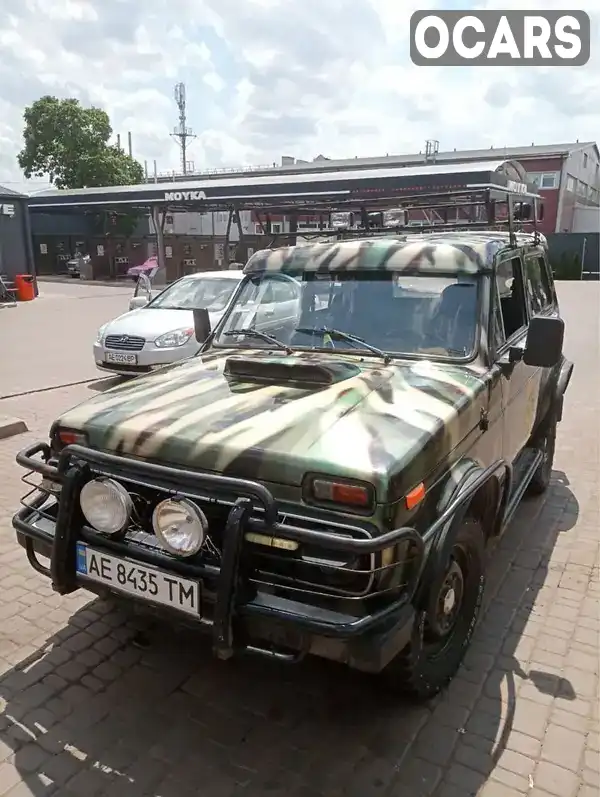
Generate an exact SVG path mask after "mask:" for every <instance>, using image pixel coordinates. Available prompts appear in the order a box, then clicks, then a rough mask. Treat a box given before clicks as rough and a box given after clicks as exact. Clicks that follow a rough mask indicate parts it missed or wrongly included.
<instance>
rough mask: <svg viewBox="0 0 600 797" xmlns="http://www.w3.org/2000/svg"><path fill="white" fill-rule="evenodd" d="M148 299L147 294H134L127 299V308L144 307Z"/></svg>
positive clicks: (136, 308)
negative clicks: (131, 297)
mask: <svg viewBox="0 0 600 797" xmlns="http://www.w3.org/2000/svg"><path fill="white" fill-rule="evenodd" d="M149 301H150V300H149V299H148V297H147V296H134V297H133V299H130V301H129V309H130V310H139V309H140V307H145V306H146V305H147V304H148V302H149Z"/></svg>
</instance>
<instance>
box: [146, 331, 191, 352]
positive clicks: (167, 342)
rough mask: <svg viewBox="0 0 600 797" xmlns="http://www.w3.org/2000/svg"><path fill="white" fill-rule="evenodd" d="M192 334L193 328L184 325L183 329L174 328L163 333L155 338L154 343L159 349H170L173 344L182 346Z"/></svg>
mask: <svg viewBox="0 0 600 797" xmlns="http://www.w3.org/2000/svg"><path fill="white" fill-rule="evenodd" d="M193 334H194V329H193V328H192V329H190V328H189V327H186V328H185V329H174V330H173V331H172V332H166V333H165V334H164V335H160V337H158V338H156V340H155V341H154V345H155V346H158V348H159V349H170V348H173V347H174V346H183V345H184V344H185V343H187V342H188V340H189V339H190V338H191V337H192V335H193Z"/></svg>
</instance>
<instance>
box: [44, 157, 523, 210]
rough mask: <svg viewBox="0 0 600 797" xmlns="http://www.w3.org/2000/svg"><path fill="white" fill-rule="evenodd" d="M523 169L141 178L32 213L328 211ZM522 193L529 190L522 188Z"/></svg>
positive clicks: (69, 196) (62, 198) (496, 180)
mask: <svg viewBox="0 0 600 797" xmlns="http://www.w3.org/2000/svg"><path fill="white" fill-rule="evenodd" d="M525 180H526V175H525V171H524V169H523V167H522V166H521V165H520V164H519V163H517V162H515V161H511V160H505V159H498V160H496V161H485V162H474V163H463V164H456V163H436V164H423V163H421V164H418V165H415V166H394V167H389V168H385V169H382V168H373V169H360V170H340V171H334V172H330V171H327V172H316V173H308V174H302V173H300V174H289V175H280V174H277V175H273V174H269V175H261V176H256V175H251V176H249V175H240V176H236V177H230V176H228V177H226V178H221V179H218V180H209V179H200V180H193V181H190V182H186V183H181V182H172V183H160V184H157V183H143V184H142V185H125V186H112V187H105V188H82V189H78V190H57V189H53V190H49V191H44V192H42V193H39V194H36V195H35V196H33V197H30V199H29V207H30V208H32V209H33V210H44V209H47V210H51V209H53V208H54V209H56V210H58V209H62V210H64V209H65V208H69V207H74V208H84V209H85V208H89V209H92V208H102V209H104V210H107V209H109V208H111V207H112V208H113V209H119V208H120V209H121V210H124V209H125V208H126V207H129V208H135V207H139V208H147V207H149V206H153V205H159V206H162V207H172V208H174V207H182V208H185V207H187V208H190V209H192V208H195V209H196V210H202V211H209V210H227V209H229V208H230V207H231V206H235V207H237V208H238V209H259V210H260V209H263V210H264V209H270V210H271V211H274V210H275V209H284V208H287V209H288V210H289V209H291V208H293V209H296V210H298V211H300V209H301V208H304V209H306V210H313V211H315V212H319V208H322V210H321V212H328V211H329V210H335V209H337V208H340V207H344V208H346V209H348V208H350V206H351V205H353V206H355V207H360V206H361V205H365V204H373V202H381V201H382V200H386V199H387V198H393V199H394V200H395V203H396V204H398V203H399V202H401V201H402V199H403V197H407V196H412V195H415V194H419V193H420V194H427V193H440V192H448V191H459V190H462V191H465V190H466V189H473V188H474V187H475V186H478V187H481V186H486V187H496V188H498V189H500V190H503V191H506V190H507V187H508V186H509V184H510V182H511V181H514V182H516V183H520V184H523V183H524V182H525ZM522 190H527V188H526V186H525V185H522Z"/></svg>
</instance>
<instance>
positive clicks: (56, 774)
mask: <svg viewBox="0 0 600 797" xmlns="http://www.w3.org/2000/svg"><path fill="white" fill-rule="evenodd" d="M599 289H600V285H597V284H592V283H586V284H585V285H582V284H580V283H566V284H564V285H561V286H560V297H561V300H562V305H563V309H564V312H565V315H566V316H567V320H568V322H569V329H568V339H567V343H566V348H567V354H568V355H569V356H571V357H572V358H573V359H574V360H575V361H576V371H575V375H574V378H573V382H572V385H571V388H570V391H569V396H568V401H567V406H566V410H565V417H564V421H563V424H562V426H561V429H560V435H559V441H558V450H557V455H556V461H555V467H556V470H555V473H554V477H553V483H552V487H551V490H550V491H549V493H548V494H547V496H546V497H545V498H544V499H543V500H530V501H527V503H526V504H524V505H523V507H522V509H521V510H520V511H519V513H518V515H517V517H516V520H515V521H514V522H513V524H512V525H511V527H510V529H509V530H508V532H507V534H506V535H505V537H504V538H503V541H502V543H501V546H500V548H499V550H498V551H497V552H496V556H495V561H494V563H493V566H492V568H491V571H490V575H489V583H488V589H487V594H486V607H487V609H486V614H485V617H484V618H483V622H482V623H481V624H480V626H479V629H478V631H477V634H476V637H475V640H474V644H473V646H472V649H471V652H470V653H469V655H468V658H467V660H466V662H465V665H464V666H463V668H462V670H461V672H460V674H459V676H458V677H457V678H456V680H455V681H454V682H453V684H452V686H451V687H450V689H449V690H448V691H447V692H446V693H445V694H444V695H443V696H442V697H440V698H438V699H437V700H436V701H434V702H433V703H432V704H431V705H430V706H427V707H419V708H415V707H412V706H408V705H405V704H402V703H398V702H393V701H391V700H390V699H389V698H388V697H386V696H385V695H381V694H380V693H378V691H377V689H376V687H375V686H374V685H373V684H372V683H371V682H367V680H366V679H365V678H363V677H361V676H357V675H354V674H352V673H350V672H348V671H346V670H344V669H342V668H339V667H335V666H330V665H327V664H322V663H320V662H316V661H315V662H308V663H305V664H303V665H301V666H299V667H297V668H288V669H286V668H282V667H278V666H274V665H272V664H270V663H268V662H264V661H262V660H249V659H247V660H243V661H236V662H233V663H231V664H226V665H225V664H220V663H216V662H214V661H213V660H211V659H210V658H209V656H208V655H207V653H206V651H205V647H204V646H203V643H202V638H199V637H197V636H195V635H193V634H190V633H189V632H187V631H178V630H176V629H173V628H169V627H167V626H160V627H159V628H150V630H149V639H150V641H151V645H150V647H149V648H148V649H146V650H144V649H140V648H139V647H136V646H135V644H133V641H132V640H134V638H135V635H136V632H137V631H138V630H139V629H140V628H145V627H146V626H147V622H148V621H147V620H146V619H145V618H143V617H139V616H138V617H134V616H133V615H131V614H124V613H120V612H116V611H115V610H111V609H110V608H109V607H108V606H106V605H104V604H103V603H101V602H100V601H98V600H96V599H95V598H93V597H91V596H90V595H89V594H86V593H84V592H81V593H78V594H76V595H73V596H69V597H67V598H59V597H57V596H55V595H53V594H52V592H51V591H50V588H49V586H48V584H47V583H46V582H45V581H44V580H43V579H42V578H41V577H39V576H37V575H36V574H35V573H34V572H33V571H32V570H31V569H30V568H29V567H28V565H27V564H26V562H25V558H24V555H23V552H22V551H21V550H20V549H19V548H18V547H17V545H16V544H15V542H14V540H13V532H12V529H11V527H10V516H11V514H12V512H13V511H14V509H15V507H16V505H17V499H18V497H19V495H20V494H21V492H22V489H21V485H20V483H19V473H18V469H17V468H16V467H15V466H13V456H14V452H15V451H16V450H17V448H18V447H20V446H22V445H24V444H25V443H26V442H27V441H28V440H29V439H31V438H34V437H36V436H37V435H40V434H45V432H46V431H47V428H48V425H49V423H50V421H51V420H52V419H53V417H54V415H55V414H56V413H57V412H58V411H59V410H60V409H62V408H63V407H65V406H67V405H71V404H73V403H75V402H76V401H79V400H82V399H83V398H85V397H86V396H88V395H90V390H93V389H97V387H98V386H97V385H92V386H91V387H89V386H86V385H79V386H76V387H71V388H65V389H59V390H56V391H50V392H47V393H43V394H34V395H29V396H26V397H23V398H20V399H11V400H7V401H2V402H0V412H5V413H6V414H15V413H16V411H17V410H18V411H19V413H20V414H21V415H22V416H23V415H24V416H26V418H27V422H28V423H29V425H30V428H31V430H32V432H31V433H30V434H28V435H24V436H21V437H18V438H13V439H12V440H6V441H0V473H2V474H3V477H4V478H3V482H2V486H1V487H0V574H1V575H0V578H1V582H0V583H1V587H2V589H1V592H0V795H5V794H9V795H10V797H23V795H35V797H38V796H41V795H45V794H50V793H54V794H59V795H65V797H68V795H76V797H86V796H87V795H110V797H119V795H123V797H136V796H138V797H139V796H140V795H145V796H146V797H151V796H152V797H187V795H203V796H204V795H206V797H231V796H232V795H236V796H237V797H241V796H242V795H243V796H244V797H258V795H267V796H268V797H278V795H282V797H283V795H286V797H469V795H475V794H478V795H482V796H483V797H509V796H510V797H512V795H517V796H518V795H528V797H552V796H554V797H597V795H598V793H599V783H600V781H599V774H598V772H599V769H600V752H599V749H600V748H599V742H598V705H599V700H598V698H599V692H598V662H599V649H600V648H599V643H598V634H599V629H600V611H599V597H600V590H599V573H598V565H599V548H600V544H599V540H600V532H599V528H600V507H599V502H598V494H599V492H598V489H599V479H600V445H599V442H600V441H599V437H600V433H599V428H600V425H599V423H598V410H599V409H600V398H599V397H600V389H599V388H600V384H599V382H600V377H599V375H600V367H599V366H600V351H599V341H600V336H599V334H598V333H599V331H600V330H599V325H598V320H597V319H598V309H599V308H600V290H599ZM57 301H58V300H57ZM94 301H96V302H99V301H100V300H99V299H97V300H90V302H89V303H88V302H86V303H85V304H86V305H88V306H89V307H90V308H91V307H92V302H94ZM49 304H50V302H49V301H48V306H49ZM72 304H73V305H75V303H72ZM80 304H81V305H83V302H82V303H80ZM77 306H79V305H77ZM40 308H41V304H40ZM20 309H21V308H19V312H20ZM32 310H33V308H32ZM7 312H9V311H7ZM10 312H17V311H10ZM40 312H41V310H40ZM43 312H49V311H48V310H46V309H44V311H43ZM95 312H96V311H95ZM91 314H92V311H91V309H90V311H89V312H88V310H87V309H85V310H84V315H85V323H84V321H81V319H80V321H81V323H82V325H83V326H85V324H86V323H87V324H88V326H89V325H90V324H91V322H90V321H89V318H90V316H91ZM98 315H100V313H99V312H98ZM70 320H71V323H72V324H73V325H74V326H75V327H77V325H78V324H79V323H80V322H79V321H77V319H76V318H75V316H74V315H70ZM98 320H100V319H98ZM92 326H93V325H92ZM39 341H40V342H41V343H40V346H41V348H42V349H43V350H44V351H46V352H48V351H49V350H50V348H51V346H52V342H51V339H50V336H49V335H46V333H45V332H44V333H43V334H41V335H40V337H39ZM69 381H75V380H69Z"/></svg>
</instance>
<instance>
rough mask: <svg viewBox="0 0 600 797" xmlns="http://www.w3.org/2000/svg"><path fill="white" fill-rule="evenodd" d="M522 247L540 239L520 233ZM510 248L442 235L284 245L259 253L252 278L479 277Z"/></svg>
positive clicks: (483, 238) (499, 237)
mask: <svg viewBox="0 0 600 797" xmlns="http://www.w3.org/2000/svg"><path fill="white" fill-rule="evenodd" d="M517 242H518V243H521V244H523V245H526V244H533V242H534V236H533V235H530V234H526V233H520V234H517ZM509 245H510V237H509V233H508V232H506V233H504V232H491V231H485V232H479V233H478V232H470V231H468V232H438V233H425V234H415V235H412V234H411V235H402V236H395V235H390V236H380V237H373V238H353V239H350V240H346V241H330V242H326V243H323V242H321V243H316V244H309V245H306V246H282V247H280V248H278V249H261V250H259V251H258V252H255V253H254V254H253V255H252V256H251V257H250V259H249V260H248V262H247V263H246V266H245V267H244V272H245V273H246V274H254V273H258V272H263V271H275V272H283V273H286V272H292V273H297V272H298V271H313V272H323V273H327V274H328V273H331V272H341V271H353V270H369V271H370V270H374V271H406V272H410V273H413V272H414V271H418V272H419V273H420V274H478V273H485V272H488V271H490V270H491V269H492V267H493V262H494V257H495V255H496V254H497V253H498V252H499V251H501V250H502V249H506V248H507V247H508V246H509Z"/></svg>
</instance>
